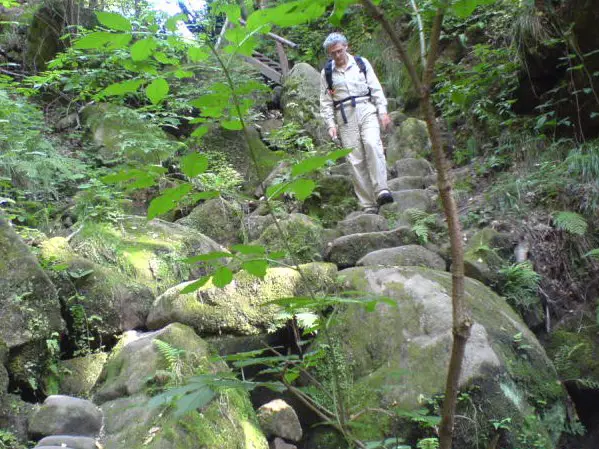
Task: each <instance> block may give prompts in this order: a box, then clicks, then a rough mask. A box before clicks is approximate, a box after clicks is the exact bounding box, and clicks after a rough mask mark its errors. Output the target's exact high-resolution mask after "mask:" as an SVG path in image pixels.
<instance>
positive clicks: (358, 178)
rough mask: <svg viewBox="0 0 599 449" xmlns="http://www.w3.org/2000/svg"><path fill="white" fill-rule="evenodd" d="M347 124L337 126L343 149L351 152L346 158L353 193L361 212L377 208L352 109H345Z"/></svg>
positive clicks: (354, 112) (354, 113) (355, 117)
mask: <svg viewBox="0 0 599 449" xmlns="http://www.w3.org/2000/svg"><path fill="white" fill-rule="evenodd" d="M345 112H346V115H347V121H348V123H347V124H344V123H343V122H342V121H341V124H340V126H339V137H340V138H341V142H342V144H343V146H344V147H346V148H351V149H352V150H353V151H352V152H351V153H350V154H349V156H348V157H347V159H348V161H349V163H350V165H351V169H352V170H351V171H352V181H353V184H354V191H355V192H356V196H357V197H358V202H359V203H360V206H361V207H362V209H363V210H366V209H371V210H374V209H376V208H377V205H376V198H375V197H374V194H373V191H372V183H371V181H370V175H369V174H368V165H367V162H366V157H365V154H364V146H363V145H362V140H361V139H360V129H359V125H358V121H357V115H356V111H355V110H354V108H352V107H347V108H345Z"/></svg>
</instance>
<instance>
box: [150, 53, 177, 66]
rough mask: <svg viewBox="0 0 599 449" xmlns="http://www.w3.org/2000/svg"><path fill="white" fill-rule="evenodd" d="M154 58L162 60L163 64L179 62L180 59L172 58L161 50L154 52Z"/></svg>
mask: <svg viewBox="0 0 599 449" xmlns="http://www.w3.org/2000/svg"><path fill="white" fill-rule="evenodd" d="M154 59H156V61H158V62H160V63H161V64H169V65H170V64H177V63H178V62H179V61H178V60H177V59H175V58H171V57H170V56H167V55H166V54H165V53H162V52H160V51H157V52H156V53H154Z"/></svg>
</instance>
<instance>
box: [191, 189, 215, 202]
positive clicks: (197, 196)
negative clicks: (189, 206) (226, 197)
mask: <svg viewBox="0 0 599 449" xmlns="http://www.w3.org/2000/svg"><path fill="white" fill-rule="evenodd" d="M219 196H220V192H219V191H217V190H209V191H207V192H198V193H194V194H193V195H191V196H190V199H191V201H193V202H197V201H201V200H209V199H212V198H218V197H219Z"/></svg>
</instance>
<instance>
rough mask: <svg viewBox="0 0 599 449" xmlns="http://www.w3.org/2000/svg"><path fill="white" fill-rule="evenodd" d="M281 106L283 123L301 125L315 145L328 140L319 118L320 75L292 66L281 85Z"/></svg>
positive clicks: (304, 65)
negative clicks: (288, 122)
mask: <svg viewBox="0 0 599 449" xmlns="http://www.w3.org/2000/svg"><path fill="white" fill-rule="evenodd" d="M281 106H282V107H283V115H284V116H285V121H286V122H287V121H291V122H296V123H297V124H299V125H301V126H302V127H303V128H304V129H305V130H306V131H307V132H308V134H309V135H310V136H311V137H312V138H313V139H314V142H315V143H316V144H317V145H320V144H322V143H324V142H327V141H329V140H330V138H329V135H328V132H327V129H326V126H325V124H324V123H323V121H322V119H321V118H320V73H319V72H318V70H316V69H315V68H314V67H312V66H311V65H309V64H307V63H305V62H300V63H297V64H295V65H294V66H293V68H292V69H291V71H290V72H289V74H288V75H287V76H286V77H285V80H284V83H283V94H282V96H281Z"/></svg>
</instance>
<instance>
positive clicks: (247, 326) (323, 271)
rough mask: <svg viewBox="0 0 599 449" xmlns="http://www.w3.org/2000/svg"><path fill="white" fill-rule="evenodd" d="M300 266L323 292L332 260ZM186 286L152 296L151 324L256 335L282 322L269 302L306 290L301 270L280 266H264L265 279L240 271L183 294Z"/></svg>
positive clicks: (331, 272)
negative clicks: (221, 285) (218, 284)
mask: <svg viewBox="0 0 599 449" xmlns="http://www.w3.org/2000/svg"><path fill="white" fill-rule="evenodd" d="M300 269H301V270H302V272H303V274H304V276H305V277H306V278H307V279H308V280H309V282H310V283H311V287H312V289H314V290H315V291H328V290H329V289H330V288H332V287H333V285H334V283H335V276H336V273H337V269H336V267H335V266H334V265H332V264H326V263H310V264H305V265H301V266H300ZM186 285H188V284H187V283H185V284H181V285H178V286H176V287H173V288H171V289H169V290H167V291H166V292H165V293H164V294H163V295H161V296H160V297H158V298H157V299H156V302H155V303H154V305H153V306H152V311H151V313H150V315H149V316H148V327H149V328H150V329H157V328H160V327H162V326H164V325H166V324H168V323H173V322H179V323H184V324H187V325H188V326H192V327H193V328H194V329H195V330H196V332H197V333H198V334H200V335H202V336H204V335H215V334H216V335H220V334H223V333H224V334H233V335H254V334H259V333H262V332H264V331H265V330H269V329H270V330H273V329H276V328H277V327H278V326H280V325H281V324H282V322H281V317H280V309H279V308H278V307H277V306H275V305H273V304H270V305H268V304H267V303H268V302H270V301H274V300H276V299H280V298H287V297H293V296H301V295H303V294H306V293H307V287H306V286H305V285H304V281H303V279H302V277H301V276H300V274H299V273H298V272H297V271H296V270H294V269H291V268H282V267H278V268H270V269H268V271H267V273H266V276H265V277H264V279H259V278H257V277H255V276H253V275H250V274H249V273H247V272H245V271H240V272H239V273H236V274H235V277H234V279H233V282H231V283H230V284H229V285H227V286H226V287H224V288H218V287H214V286H213V285H212V283H211V282H209V283H208V284H206V285H204V286H203V287H201V288H200V289H199V290H197V291H195V292H193V293H187V294H182V293H181V290H182V289H183V288H184V287H185V286H186Z"/></svg>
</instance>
